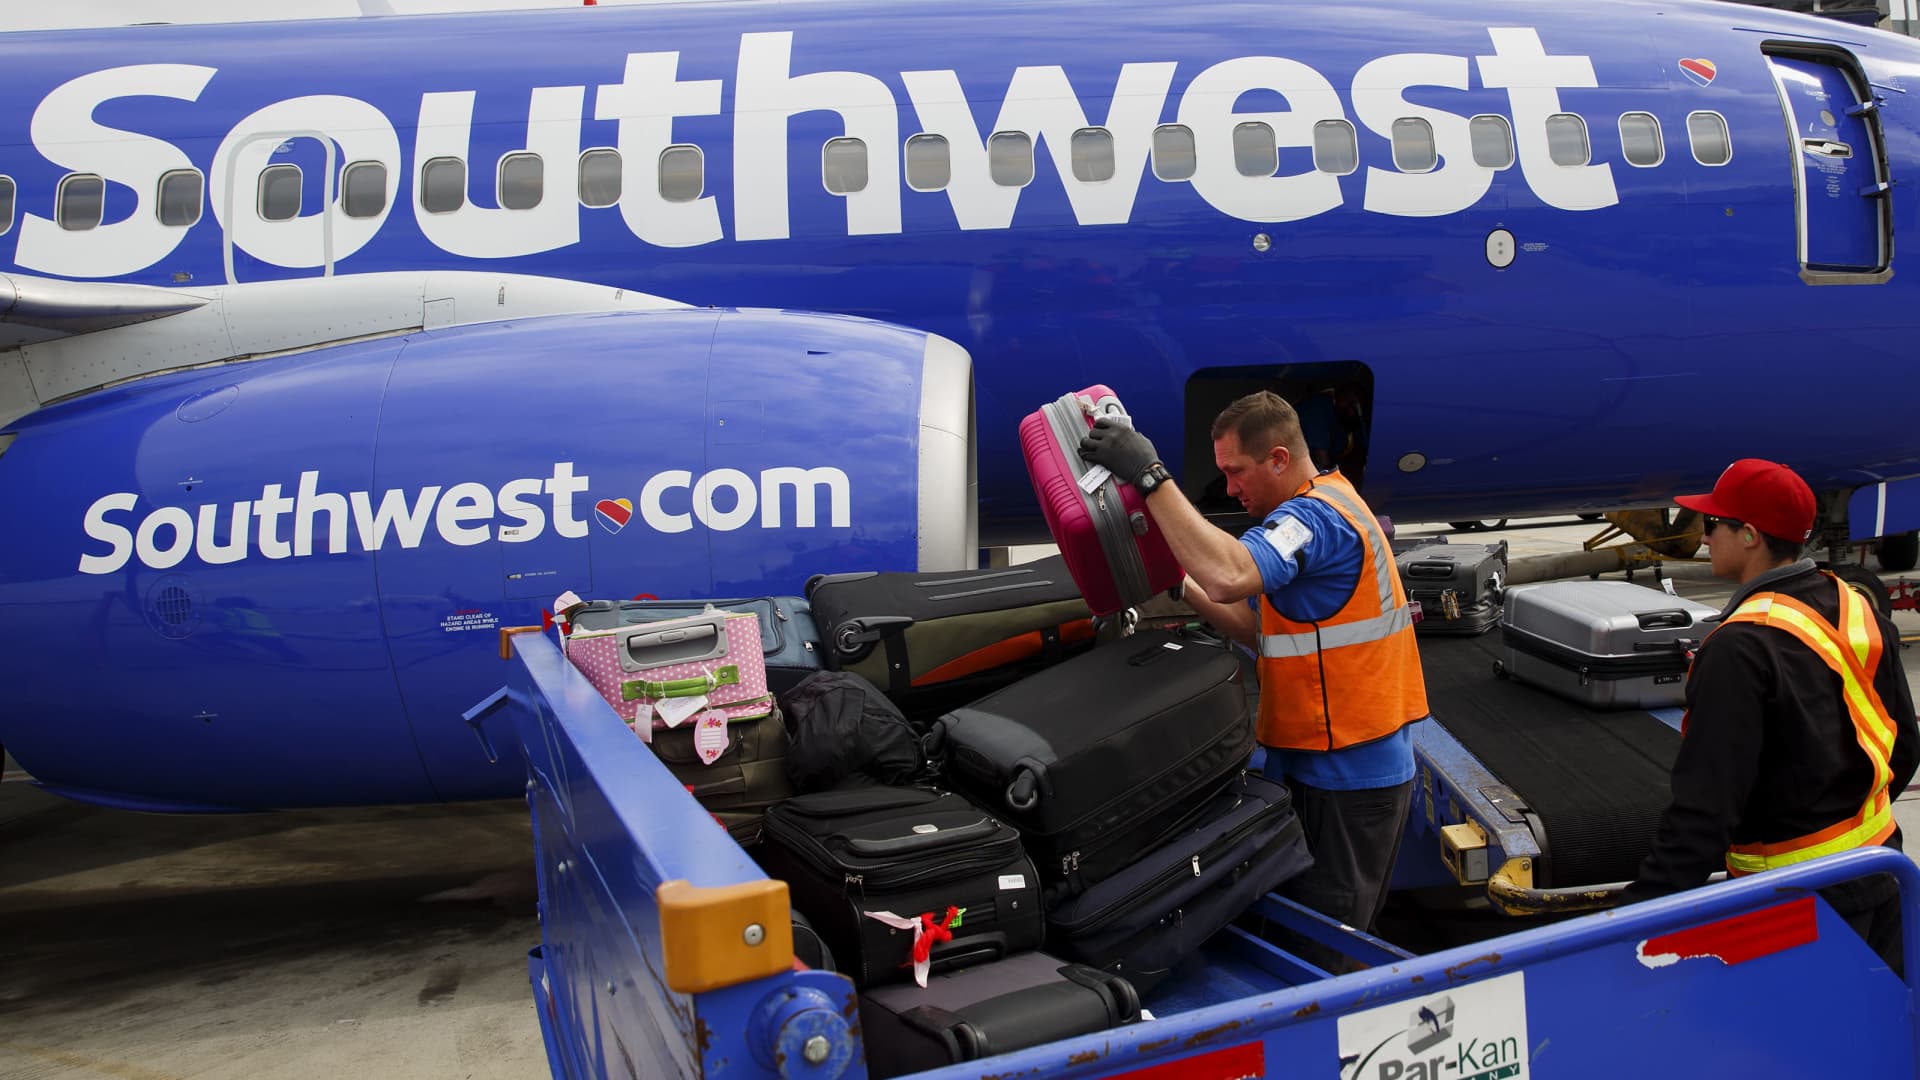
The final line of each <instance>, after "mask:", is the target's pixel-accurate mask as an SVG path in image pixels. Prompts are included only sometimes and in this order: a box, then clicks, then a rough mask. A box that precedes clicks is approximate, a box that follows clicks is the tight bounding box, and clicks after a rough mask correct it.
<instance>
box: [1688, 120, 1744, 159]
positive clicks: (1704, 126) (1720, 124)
mask: <svg viewBox="0 0 1920 1080" xmlns="http://www.w3.org/2000/svg"><path fill="white" fill-rule="evenodd" d="M1687 141H1688V142H1689V143H1691V144H1692V145H1693V160H1695V161H1697V162H1699V163H1700V164H1702V165H1725V164H1726V163H1727V162H1729V161H1732V160H1733V141H1732V140H1731V139H1730V138H1728V136H1727V118H1726V117H1724V116H1721V115H1720V114H1719V113H1716V112H1696V113H1688V114H1687Z"/></svg>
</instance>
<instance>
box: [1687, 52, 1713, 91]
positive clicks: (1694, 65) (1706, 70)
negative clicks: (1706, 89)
mask: <svg viewBox="0 0 1920 1080" xmlns="http://www.w3.org/2000/svg"><path fill="white" fill-rule="evenodd" d="M1680 70H1681V71H1682V72H1683V73H1685V75H1686V76H1687V78H1689V79H1692V80H1693V81H1694V83H1695V84H1697V85H1699V86H1711V85H1713V77H1714V76H1715V75H1718V74H1719V73H1720V69H1719V68H1716V67H1714V66H1713V61H1711V60H1694V59H1691V58H1689V59H1685V60H1682V61H1680Z"/></svg>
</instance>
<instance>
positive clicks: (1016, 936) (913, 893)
mask: <svg viewBox="0 0 1920 1080" xmlns="http://www.w3.org/2000/svg"><path fill="white" fill-rule="evenodd" d="M755 854H756V857H757V858H758V860H759V862H760V865H761V867H762V868H764V869H765V870H766V872H767V874H768V876H770V877H776V878H782V879H785V881H786V882H787V886H788V888H789V889H790V890H791V893H792V896H793V906H794V907H796V908H798V909H800V911H801V912H803V913H804V914H805V915H806V916H807V918H808V919H809V920H811V921H812V923H813V926H814V928H815V929H816V930H818V931H819V934H820V937H821V939H822V940H823V941H825V942H826V944H827V947H828V948H829V949H830V950H831V951H832V953H833V957H834V961H835V963H836V964H837V965H838V967H839V970H840V971H841V972H842V973H843V974H845V975H847V976H848V977H849V978H851V979H852V980H853V981H854V983H855V984H856V985H859V986H879V985H884V984H886V983H890V982H900V981H902V980H911V979H912V978H913V977H914V956H913V951H914V944H915V941H916V939H917V938H919V937H921V936H932V937H934V938H935V939H936V940H937V943H936V944H931V945H930V946H929V949H928V952H929V956H928V960H929V963H930V966H931V969H932V970H933V971H936V972H937V971H943V970H949V969H952V968H956V967H964V966H967V965H970V964H979V963H986V962H988V961H991V960H998V959H1001V958H1003V957H1007V956H1011V955H1013V954H1015V953H1018V952H1024V951H1026V950H1028V949H1034V948H1038V947H1039V945H1040V940H1041V937H1042V936H1043V934H1044V932H1045V929H1044V928H1045V916H1044V914H1043V912H1042V911H1041V905H1040V882H1039V878H1038V877H1037V875H1035V874H1034V870H1033V863H1032V862H1031V861H1030V860H1029V859H1028V858H1027V855H1026V853H1025V852H1024V851H1022V850H1021V847H1020V833H1019V831H1018V830H1016V829H1014V828H1013V827H1011V826H1009V825H1007V824H1006V823H1005V822H1002V821H1000V820H999V819H997V818H995V817H994V816H993V815H991V814H989V813H987V812H986V811H984V810H981V809H980V808H979V807H977V806H975V805H973V804H972V803H970V802H968V801H967V800H966V799H964V798H962V797H960V796H959V795H956V794H953V793H951V792H941V791H935V790H933V789H931V788H920V787H882V786H880V785H876V784H849V785H843V786H841V787H838V788H835V789H833V790H830V791H821V792H814V793H811V794H807V795H800V796H797V797H795V798H792V799H789V800H787V801H786V802H783V803H781V804H779V805H778V806H775V807H773V808H772V809H770V810H768V811H767V820H766V841H765V843H764V844H762V845H761V847H760V849H759V850H758V851H757V852H756V853H755ZM950 910H951V913H952V914H951V917H949V914H948V913H949V911H950ZM876 916H882V917H876ZM886 916H890V918H888V917H886ZM922 916H926V919H925V920H924V921H922ZM913 922H920V923H921V928H920V929H918V930H915V929H909V928H908V927H907V926H903V925H900V924H901V923H909V924H910V923H913ZM929 924H931V925H933V926H940V927H942V928H943V931H944V933H940V934H934V933H932V932H931V930H930V929H928V927H929ZM946 935H951V938H950V940H938V939H940V938H944V937H945V936H946Z"/></svg>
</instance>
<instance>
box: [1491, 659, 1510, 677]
mask: <svg viewBox="0 0 1920 1080" xmlns="http://www.w3.org/2000/svg"><path fill="white" fill-rule="evenodd" d="M1493 677H1494V678H1496V679H1510V678H1512V677H1513V676H1511V675H1509V674H1507V665H1506V663H1505V662H1503V661H1500V660H1495V661H1494V662H1493Z"/></svg>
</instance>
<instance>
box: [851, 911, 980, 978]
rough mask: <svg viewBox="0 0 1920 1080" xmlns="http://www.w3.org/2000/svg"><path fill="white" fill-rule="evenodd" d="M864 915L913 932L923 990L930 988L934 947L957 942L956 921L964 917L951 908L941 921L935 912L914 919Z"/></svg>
mask: <svg viewBox="0 0 1920 1080" xmlns="http://www.w3.org/2000/svg"><path fill="white" fill-rule="evenodd" d="M861 914H863V915H865V916H866V917H867V918H869V919H872V920H874V921H875V922H882V923H885V924H887V925H888V926H891V927H893V928H894V929H895V930H911V931H913V981H914V982H916V983H919V984H920V988H921V989H923V990H924V989H926V986H927V969H928V968H929V967H931V966H932V963H933V947H934V946H935V945H938V944H940V943H941V942H943V941H952V940H953V920H955V919H957V918H959V917H960V909H959V908H957V907H954V906H953V905H951V904H950V905H948V906H947V914H946V916H945V917H944V918H942V919H941V920H940V921H939V922H935V921H934V919H933V912H931V911H923V912H921V913H920V915H919V917H918V918H913V919H908V918H903V917H901V916H899V915H895V914H894V913H893V912H891V911H863V912H861Z"/></svg>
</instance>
